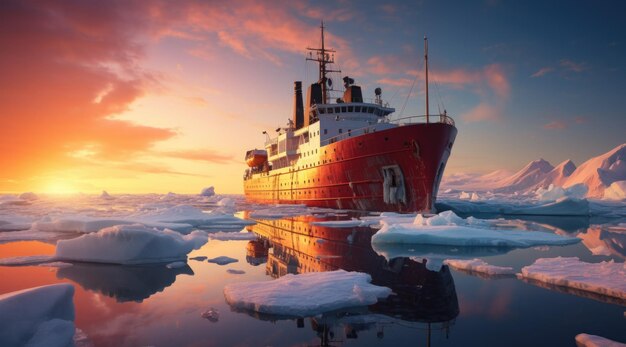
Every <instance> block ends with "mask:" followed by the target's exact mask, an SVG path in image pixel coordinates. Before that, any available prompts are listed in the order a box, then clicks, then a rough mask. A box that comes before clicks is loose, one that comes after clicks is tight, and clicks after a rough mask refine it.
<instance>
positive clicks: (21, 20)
mask: <svg viewBox="0 0 626 347" xmlns="http://www.w3.org/2000/svg"><path fill="white" fill-rule="evenodd" d="M133 7H134V6H133V5H129V6H128V7H127V8H124V9H122V8H121V7H118V6H100V5H99V4H96V3H91V2H82V1H75V2H71V1H68V2H60V3H59V2H49V3H47V2H43V3H39V2H37V3H31V2H28V1H23V2H18V1H15V2H11V1H9V2H3V4H2V10H0V33H1V34H0V47H2V49H3V51H4V52H5V53H3V54H2V55H0V75H1V76H2V80H1V82H0V117H1V124H2V128H3V136H2V140H0V152H1V153H2V156H0V165H1V166H2V167H5V168H11V169H10V170H3V172H2V174H0V179H3V180H10V179H15V178H21V177H23V176H25V175H36V174H38V173H41V172H42V171H45V170H53V169H60V168H63V167H65V166H66V165H70V164H72V163H73V162H74V159H73V158H71V155H69V154H71V153H75V152H76V151H77V150H81V149H82V148H84V147H90V148H91V151H92V153H91V155H93V156H96V157H99V158H101V159H116V160H117V159H120V158H128V157H130V156H132V155H133V154H134V153H137V152H140V151H144V150H146V149H148V148H150V147H151V146H152V144H153V143H155V142H158V141H162V140H165V139H168V138H171V137H172V136H174V135H175V132H173V131H172V130H169V129H159V128H154V127H148V126H142V125H139V124H133V123H130V122H126V121H120V120H114V119H111V118H110V117H111V116H112V115H115V114H117V113H121V112H123V111H125V110H127V108H128V106H129V104H130V103H131V102H133V101H134V100H136V99H137V98H139V97H141V96H142V95H144V93H145V92H146V90H147V88H149V86H150V85H152V84H154V83H155V81H156V78H155V76H153V75H151V74H148V73H145V72H143V71H141V70H140V69H138V68H137V67H136V61H137V59H139V58H140V57H141V55H142V54H143V52H142V49H141V46H140V45H139V44H138V43H137V42H135V41H133V40H132V39H131V38H132V37H134V35H136V34H138V33H140V32H142V30H144V28H143V27H142V25H141V24H140V23H139V22H140V21H136V20H135V19H134V18H133V17H132V16H125V15H123V13H122V12H119V11H122V10H130V11H131V12H132V10H133ZM2 189H3V186H2V185H0V190H2Z"/></svg>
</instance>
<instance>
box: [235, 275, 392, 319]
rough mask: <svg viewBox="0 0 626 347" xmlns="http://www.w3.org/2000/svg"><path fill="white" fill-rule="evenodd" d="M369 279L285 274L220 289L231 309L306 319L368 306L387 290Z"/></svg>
mask: <svg viewBox="0 0 626 347" xmlns="http://www.w3.org/2000/svg"><path fill="white" fill-rule="evenodd" d="M371 280H372V278H371V277H370V275H368V274H365V273H360V272H347V271H344V270H338V271H331V272H311V273H305V274H299V275H292V274H287V275H285V276H283V277H281V278H279V279H276V280H273V281H262V282H239V283H231V284H228V285H226V286H225V287H224V296H225V297H226V301H227V302H228V304H230V305H231V306H232V307H234V308H235V309H239V310H251V311H256V312H261V313H268V314H275V315H285V316H296V317H306V316H313V315H316V314H320V313H324V312H328V311H332V310H336V309H341V308H346V307H354V306H365V305H372V304H374V303H376V302H377V301H378V299H380V298H386V297H387V296H389V294H391V289H389V288H387V287H379V286H375V285H373V284H371V283H370V282H371Z"/></svg>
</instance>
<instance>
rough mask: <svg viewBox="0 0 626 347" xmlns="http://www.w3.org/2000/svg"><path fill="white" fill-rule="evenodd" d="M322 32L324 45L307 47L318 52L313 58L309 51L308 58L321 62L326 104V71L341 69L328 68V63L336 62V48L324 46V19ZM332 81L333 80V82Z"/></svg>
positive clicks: (320, 77)
mask: <svg viewBox="0 0 626 347" xmlns="http://www.w3.org/2000/svg"><path fill="white" fill-rule="evenodd" d="M320 29H321V32H322V47H321V48H310V47H307V50H309V51H315V52H316V53H317V56H316V57H315V58H313V56H312V54H311V53H312V52H309V57H307V58H306V60H311V61H316V62H318V63H319V71H320V73H319V80H318V83H319V84H321V86H322V100H323V102H324V103H325V104H326V103H328V85H327V83H326V81H327V79H326V73H328V72H341V71H339V70H329V69H327V68H326V64H333V63H335V52H336V51H335V50H333V49H327V48H326V47H325V46H324V21H322V24H321V26H320ZM329 53H333V54H332V55H330V54H329ZM331 83H332V82H331Z"/></svg>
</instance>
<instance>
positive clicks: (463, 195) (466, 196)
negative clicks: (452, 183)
mask: <svg viewBox="0 0 626 347" xmlns="http://www.w3.org/2000/svg"><path fill="white" fill-rule="evenodd" d="M470 198H471V195H470V194H469V193H467V192H461V194H459V199H461V200H469V199H470Z"/></svg>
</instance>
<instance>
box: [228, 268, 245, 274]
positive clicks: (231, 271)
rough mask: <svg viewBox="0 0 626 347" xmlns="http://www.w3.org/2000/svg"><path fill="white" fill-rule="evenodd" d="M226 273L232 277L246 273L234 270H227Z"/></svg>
mask: <svg viewBox="0 0 626 347" xmlns="http://www.w3.org/2000/svg"><path fill="white" fill-rule="evenodd" d="M226 272H228V273H229V274H233V275H243V274H245V273H246V272H245V271H243V270H235V269H228V270H226Z"/></svg>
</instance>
